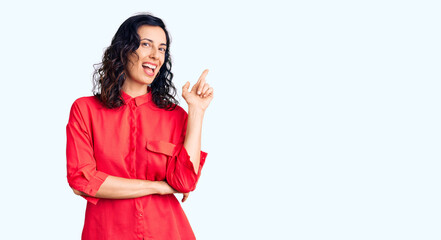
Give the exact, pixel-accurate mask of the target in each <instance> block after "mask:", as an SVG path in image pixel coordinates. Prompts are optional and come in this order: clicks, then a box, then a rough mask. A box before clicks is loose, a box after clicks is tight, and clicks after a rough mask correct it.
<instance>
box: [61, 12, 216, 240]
mask: <svg viewBox="0 0 441 240" xmlns="http://www.w3.org/2000/svg"><path fill="white" fill-rule="evenodd" d="M169 49H170V37H169V34H168V32H167V30H166V27H165V25H164V23H163V21H162V20H161V19H159V18H157V17H154V16H152V15H149V14H140V15H135V16H133V17H130V18H128V19H127V20H126V21H125V22H124V23H123V24H122V25H121V26H120V27H119V29H118V31H117V32H116V34H115V36H114V37H113V39H112V43H111V45H110V46H109V47H108V48H107V49H106V51H105V53H104V56H103V60H102V63H101V64H99V65H98V66H99V67H98V68H97V69H96V71H95V74H94V90H95V88H97V89H98V92H95V93H94V96H87V97H81V98H78V99H76V100H75V101H74V103H73V104H72V107H71V110H70V116H69V121H68V124H67V126H66V133H67V151H66V154H67V179H68V183H69V186H70V187H71V188H72V189H73V191H74V193H75V194H77V195H80V196H82V197H83V198H85V199H86V200H87V207H86V216H85V223H84V228H83V232H82V239H93V240H98V239H106V240H108V239H118V240H124V239H130V240H133V239H195V236H194V233H193V231H192V229H191V226H190V224H189V222H188V220H187V218H186V216H185V213H184V212H183V210H182V208H181V205H180V203H179V201H178V200H177V199H176V197H175V195H174V194H173V193H183V198H182V202H184V201H185V200H186V199H187V197H188V193H189V192H190V191H193V190H194V189H195V187H196V184H197V182H198V179H199V177H200V175H201V169H202V167H203V165H204V162H205V157H206V155H207V154H206V153H205V152H203V151H201V129H202V120H203V117H204V113H205V110H206V109H207V107H208V105H209V104H210V102H211V100H212V99H213V88H211V87H210V86H209V85H208V84H207V83H206V82H205V77H206V75H207V73H208V70H205V71H204V72H203V73H202V75H201V76H200V78H199V80H198V81H197V83H196V84H195V85H194V86H193V87H192V88H191V90H190V91H189V87H190V83H189V82H187V83H186V84H185V85H184V86H183V87H182V96H183V98H184V99H185V101H186V102H187V104H188V114H187V113H186V112H185V111H184V110H183V109H182V108H181V107H180V106H178V105H177V101H176V99H175V95H176V89H175V87H174V85H173V83H172V78H173V74H172V72H171V67H172V63H171V58H170V52H169Z"/></svg>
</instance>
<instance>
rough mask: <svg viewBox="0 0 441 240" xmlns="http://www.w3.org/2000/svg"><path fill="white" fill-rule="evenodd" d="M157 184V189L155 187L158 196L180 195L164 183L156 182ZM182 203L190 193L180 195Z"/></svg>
mask: <svg viewBox="0 0 441 240" xmlns="http://www.w3.org/2000/svg"><path fill="white" fill-rule="evenodd" d="M157 182H158V187H157V191H158V194H160V195H165V194H172V193H180V192H178V191H176V190H175V189H174V188H172V187H171V186H170V185H169V184H168V183H167V182H166V181H157ZM182 194H183V196H182V200H181V201H182V202H185V200H187V198H188V195H190V193H182Z"/></svg>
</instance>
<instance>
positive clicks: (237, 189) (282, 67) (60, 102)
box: [0, 0, 441, 240]
mask: <svg viewBox="0 0 441 240" xmlns="http://www.w3.org/2000/svg"><path fill="white" fill-rule="evenodd" d="M0 9H1V10H0V20H1V21H0V26H1V28H0V29H1V31H2V32H1V39H0V41H1V42H0V43H1V44H0V47H1V60H0V61H1V72H2V74H1V83H2V84H1V90H2V91H1V93H2V94H1V95H0V97H1V102H2V109H1V118H0V119H1V120H0V121H1V124H0V128H1V134H0V135H1V145H0V146H1V151H0V157H1V162H2V164H1V166H2V167H1V170H2V171H1V172H2V174H1V175H0V180H1V181H0V184H1V190H2V194H1V196H2V197H1V205H0V216H1V217H0V218H1V225H2V229H1V231H0V239H65V240H68V239H80V235H81V230H82V226H83V221H84V210H85V207H86V201H85V200H84V199H82V198H80V197H78V196H75V195H74V194H73V192H72V191H71V189H70V188H69V186H68V184H67V179H66V158H65V157H66V155H65V154H66V153H65V151H66V132H65V127H66V124H67V120H68V114H69V110H70V107H71V105H72V103H73V101H74V100H75V99H77V98H79V97H82V96H90V95H92V91H91V89H92V81H91V79H92V71H93V64H95V63H98V62H100V60H101V57H102V54H103V51H104V49H105V48H106V47H107V46H108V45H109V44H110V41H111V38H112V37H113V35H114V34H115V32H116V30H117V29H118V27H119V26H120V24H121V23H122V22H123V21H124V20H125V19H127V18H128V17H130V16H132V15H133V14H135V13H138V12H150V13H152V14H154V15H156V16H158V17H160V18H162V19H163V20H164V21H165V23H166V25H167V27H168V29H169V32H170V34H171V37H172V43H171V54H172V58H173V72H174V74H175V78H174V83H175V85H176V87H177V89H178V91H179V99H180V102H181V104H182V106H183V107H184V108H185V109H186V107H187V106H186V104H185V101H184V100H183V99H182V97H181V96H180V93H181V87H182V85H183V84H184V83H185V82H186V81H190V82H191V83H192V84H194V83H195V82H196V80H197V79H198V77H199V75H200V74H201V73H202V71H203V70H204V69H205V68H208V69H210V72H209V74H208V76H207V81H208V82H209V83H210V84H211V85H212V86H213V87H214V88H215V98H214V100H213V102H212V104H211V106H210V107H209V109H208V110H207V113H206V118H205V120H204V127H203V139H202V141H203V143H202V149H203V150H205V151H207V152H208V158H207V161H206V164H205V166H204V169H203V172H202V176H201V179H200V180H199V184H198V187H197V188H196V191H194V192H192V193H191V194H190V197H189V199H188V200H187V201H186V202H185V203H183V204H182V205H183V208H184V210H185V212H186V214H187V216H188V218H189V221H190V223H191V225H192V227H193V230H194V232H195V234H196V236H197V238H198V239H202V240H206V239H207V240H212V239H300V240H309V239H320V240H322V239H324V240H326V239H338V240H343V239H348V240H353V239H357V240H358V239H387V240H389V239H400V240H403V239H425V240H426V239H441V231H440V225H441V217H440V216H441V207H440V206H441V205H440V201H441V198H440V197H441V195H440V183H441V181H440V170H441V169H440V167H441V164H440V159H441V158H440V155H441V154H440V144H441V127H440V124H441V114H440V103H441V101H440V100H441V99H440V98H441V97H440V90H441V89H440V87H441V83H440V80H441V78H440V72H441V71H440V64H441V61H440V56H441V47H440V46H441V45H440V43H441V34H440V23H441V17H440V16H441V15H440V11H441V6H440V4H439V3H438V1H389V0H388V1H262V2H258V1H217V2H211V1H210V2H208V1H100V2H97V1H87V2H86V1H69V2H62V1H53V2H49V1H15V2H13V3H12V2H10V3H7V2H6V1H3V2H2V3H1V4H0ZM177 197H178V198H179V199H180V198H181V197H182V194H177Z"/></svg>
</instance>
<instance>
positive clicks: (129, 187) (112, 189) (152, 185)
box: [72, 176, 177, 199]
mask: <svg viewBox="0 0 441 240" xmlns="http://www.w3.org/2000/svg"><path fill="white" fill-rule="evenodd" d="M72 190H73V191H74V193H75V194H77V195H83V196H89V197H97V198H109V199H127V198H137V197H142V196H146V195H150V194H160V195H165V194H172V193H177V191H176V190H175V189H173V188H172V187H170V185H168V184H167V182H165V181H149V180H142V179H128V178H121V177H115V176H108V177H107V178H106V180H105V181H104V182H103V184H102V185H101V186H100V188H99V189H98V191H97V192H96V194H95V196H90V195H88V194H86V193H84V192H81V191H78V190H76V189H73V188H72Z"/></svg>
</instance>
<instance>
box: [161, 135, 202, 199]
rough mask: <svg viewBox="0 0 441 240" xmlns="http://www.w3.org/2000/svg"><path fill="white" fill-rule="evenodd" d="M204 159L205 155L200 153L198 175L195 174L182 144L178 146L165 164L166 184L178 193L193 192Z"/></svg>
mask: <svg viewBox="0 0 441 240" xmlns="http://www.w3.org/2000/svg"><path fill="white" fill-rule="evenodd" d="M206 157H207V153H206V152H204V151H201V158H200V159H201V160H200V162H199V169H198V173H197V174H196V173H195V171H194V167H193V163H192V162H191V161H190V156H189V155H188V153H187V150H186V149H185V147H184V146H183V145H182V144H180V145H178V146H177V147H176V150H175V152H174V154H173V156H171V158H170V159H169V161H168V164H167V177H166V178H167V183H168V184H169V185H170V186H171V187H172V188H174V189H176V190H177V191H178V192H182V193H186V192H190V191H193V190H194V189H195V188H196V184H197V182H198V180H199V177H200V176H201V171H202V167H203V166H204V164H205V159H206Z"/></svg>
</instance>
